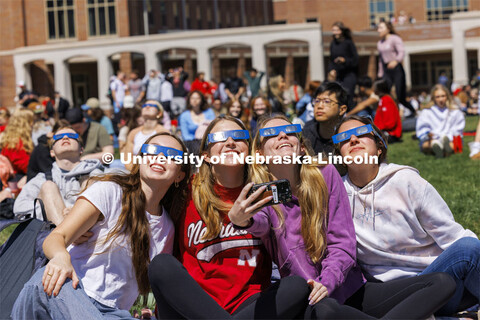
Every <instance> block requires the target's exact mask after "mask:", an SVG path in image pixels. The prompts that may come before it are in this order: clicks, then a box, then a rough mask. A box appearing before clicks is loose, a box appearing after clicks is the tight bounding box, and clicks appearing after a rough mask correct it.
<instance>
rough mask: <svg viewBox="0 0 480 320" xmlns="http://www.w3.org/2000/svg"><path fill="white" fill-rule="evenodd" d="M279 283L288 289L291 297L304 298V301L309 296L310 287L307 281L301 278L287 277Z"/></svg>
mask: <svg viewBox="0 0 480 320" xmlns="http://www.w3.org/2000/svg"><path fill="white" fill-rule="evenodd" d="M281 283H282V284H283V285H286V286H287V287H288V288H289V292H291V294H292V296H295V297H301V296H304V297H305V300H307V298H308V295H309V294H310V287H309V286H308V284H307V281H305V279H303V278H302V277H299V276H289V277H286V278H283V279H282V281H281Z"/></svg>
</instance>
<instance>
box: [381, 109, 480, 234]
mask: <svg viewBox="0 0 480 320" xmlns="http://www.w3.org/2000/svg"><path fill="white" fill-rule="evenodd" d="M478 119H479V117H478V116H475V117H467V118H466V126H465V131H474V130H475V129H476V127H477V123H478ZM413 134H414V132H407V133H404V134H403V142H400V143H396V144H392V145H391V146H390V147H389V148H388V161H389V162H392V163H397V164H403V165H408V166H412V167H414V168H417V169H418V171H419V172H420V175H421V176H422V177H423V178H424V179H426V180H427V181H428V182H430V183H431V184H432V185H433V186H434V187H435V189H437V191H438V192H439V193H440V195H441V196H442V197H443V199H444V200H445V201H446V202H447V204H448V206H449V207H450V210H452V213H453V215H454V217H455V220H456V221H457V222H459V223H460V224H461V225H463V226H464V227H465V228H468V229H470V230H472V231H473V232H475V233H476V234H477V235H478V236H480V161H478V160H477V161H473V160H471V159H470V158H469V157H468V155H469V153H470V149H469V148H468V143H469V142H471V141H473V139H474V137H471V136H466V137H464V143H463V153H461V154H454V155H452V156H450V157H448V158H445V159H435V157H433V156H426V155H424V154H422V153H421V152H420V151H419V148H418V140H413V139H411V136H412V135H413Z"/></svg>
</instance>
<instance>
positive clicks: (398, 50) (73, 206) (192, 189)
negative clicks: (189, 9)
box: [0, 22, 480, 319]
mask: <svg viewBox="0 0 480 320" xmlns="http://www.w3.org/2000/svg"><path fill="white" fill-rule="evenodd" d="M332 33H333V39H332V42H331V46H330V63H329V66H328V74H327V80H326V81H324V82H323V83H322V82H321V81H310V82H309V83H308V84H307V85H306V86H305V90H303V88H301V87H300V86H298V84H293V85H292V86H291V87H290V88H287V86H286V83H285V79H284V78H283V76H281V75H277V76H270V77H269V78H268V80H267V81H266V82H267V83H268V86H267V88H266V89H264V88H262V83H263V82H264V81H263V77H264V76H265V74H264V72H261V71H257V70H255V69H251V70H249V71H247V72H245V73H244V74H242V75H240V74H237V70H236V69H235V68H230V69H229V70H228V73H227V76H226V77H225V78H224V79H223V80H222V81H221V82H220V83H218V84H216V83H213V82H212V81H209V80H207V79H205V74H204V73H202V72H199V73H198V75H197V76H196V78H195V80H194V81H192V83H190V82H189V81H188V78H189V75H188V74H187V73H186V72H185V70H184V69H183V68H181V67H178V68H175V69H171V70H169V72H168V73H166V74H161V73H159V72H157V71H156V70H150V71H149V72H148V73H147V74H146V75H145V77H144V78H143V79H142V78H141V77H140V75H139V73H138V72H136V71H133V72H131V73H130V75H129V77H128V79H127V77H126V74H125V73H123V72H121V71H119V72H118V73H117V76H116V77H113V78H112V79H111V83H110V87H109V88H110V90H109V93H108V96H109V97H110V99H111V104H110V105H108V106H107V105H102V104H101V102H100V100H99V99H98V98H95V97H92V98H89V99H88V100H87V101H86V102H85V104H84V105H82V106H72V105H70V104H69V102H68V101H67V100H65V99H64V98H62V97H61V96H60V94H59V93H56V94H55V97H52V98H48V97H40V96H38V95H36V94H35V93H33V92H31V91H29V90H26V88H25V84H24V83H19V87H20V88H21V92H20V93H19V95H18V97H17V103H18V104H19V107H17V109H16V110H15V111H14V112H13V113H12V114H11V113H10V110H8V109H7V108H0V132H1V134H0V148H1V153H0V178H1V182H2V185H3V189H2V191H1V192H0V201H3V200H5V199H11V198H16V199H15V202H14V206H13V212H14V214H15V216H16V218H18V219H24V218H27V217H29V216H30V217H31V216H32V215H33V212H34V211H35V208H34V200H35V199H36V198H39V199H41V200H42V201H43V203H44V205H45V211H46V214H47V218H48V219H49V220H50V221H52V222H53V223H54V224H55V225H56V228H55V229H54V230H53V231H52V232H51V233H50V235H49V236H48V237H47V238H46V240H45V242H44V243H43V251H44V254H45V256H46V257H47V258H48V259H49V262H48V264H47V265H46V266H44V267H43V268H41V269H39V270H37V272H36V273H35V274H34V275H33V276H32V277H31V279H30V280H29V281H28V282H27V283H26V284H25V286H24V288H23V290H22V292H21V293H20V295H19V297H18V299H17V301H16V303H15V305H14V306H13V311H12V317H13V318H14V319H34V318H65V317H67V318H92V319H97V318H100V317H102V316H104V317H111V318H122V319H123V318H132V317H133V315H131V314H130V312H129V310H130V308H131V307H132V305H133V304H134V302H135V300H136V299H137V297H138V296H139V295H146V294H148V293H149V292H150V291H152V292H153V295H154V297H155V300H156V312H155V313H156V315H157V316H158V317H159V318H160V319H162V318H168V319H178V318H188V319H229V318H238V319H240V318H241V319H245V318H248V319H253V318H262V319H274V318H305V319H320V318H326V319H344V318H354V319H372V318H409V319H425V318H427V317H429V316H431V315H432V314H436V315H453V314H455V313H457V312H460V311H463V310H465V309H467V308H470V307H472V306H474V305H476V304H478V303H479V299H480V285H479V284H480V254H479V252H480V241H479V240H478V237H477V235H475V233H473V232H472V231H470V230H466V229H464V228H463V227H462V226H461V225H460V224H458V223H457V222H455V220H454V218H453V215H452V212H451V211H450V209H449V207H448V206H447V204H446V203H445V201H444V200H443V199H442V198H441V196H440V195H439V194H438V192H437V191H436V190H435V188H434V187H433V186H432V185H431V184H430V183H428V181H426V180H424V179H423V178H421V177H420V175H419V173H418V171H417V170H416V169H414V168H412V167H408V166H403V165H398V164H394V163H388V162H387V151H388V146H389V145H390V144H392V143H399V142H401V141H402V137H403V136H402V134H403V132H405V131H415V138H417V139H418V141H419V149H420V151H421V152H423V153H425V154H429V155H434V156H435V157H436V158H443V157H446V156H449V155H451V154H453V153H455V152H462V145H463V131H464V127H465V117H466V116H471V115H478V114H479V99H478V89H479V88H478V87H479V85H480V78H479V81H478V82H474V83H472V84H471V85H469V86H464V87H460V88H452V89H453V90H450V88H448V87H446V86H445V84H446V83H443V84H441V83H439V84H436V85H435V86H434V87H433V88H432V89H431V92H430V93H429V94H428V93H426V92H422V93H421V94H419V95H413V94H411V93H407V92H406V84H405V72H404V70H403V67H402V60H403V56H404V49H403V43H402V40H401V38H400V37H399V36H398V35H397V34H396V33H395V30H394V28H393V25H392V24H391V23H389V22H381V23H379V25H378V33H379V37H380V39H379V41H378V51H379V55H380V59H379V69H378V70H379V72H378V75H377V76H378V78H377V79H375V81H374V80H373V79H371V78H369V77H368V76H359V75H358V72H357V69H358V54H357V50H356V48H355V44H354V42H353V40H352V36H351V32H350V30H349V29H348V28H347V27H346V26H344V24H343V23H341V22H336V23H334V24H333V26H332ZM479 74H480V72H479ZM452 91H453V92H452ZM479 132H480V121H479V125H478V128H477V135H476V138H475V141H474V142H471V143H470V144H469V146H470V152H471V154H470V157H471V158H472V159H480V133H479ZM115 149H118V152H119V154H120V156H121V157H122V158H123V159H128V158H129V157H127V155H145V156H158V155H164V156H177V157H184V156H187V155H189V154H195V155H202V156H203V157H204V161H203V162H201V163H200V164H198V166H197V168H195V166H192V165H191V164H189V163H185V162H184V163H181V164H179V163H175V162H168V163H162V164H160V163H133V162H132V163H122V161H120V160H119V159H117V160H116V161H113V162H111V161H109V160H111V159H109V157H108V155H110V154H111V155H113V154H114V152H115ZM321 153H323V154H332V155H338V156H342V157H347V156H356V155H364V154H366V155H368V156H377V157H378V159H379V162H378V163H362V164H358V163H350V164H336V165H335V166H333V165H332V164H328V165H326V164H322V163H320V162H318V158H317V157H318V155H319V154H321ZM220 155H223V156H225V157H224V159H225V161H224V162H220V163H218V162H215V161H213V158H214V157H218V156H220ZM236 155H241V156H248V155H262V156H281V157H283V159H285V158H293V157H294V156H295V155H301V156H302V157H306V156H308V157H312V158H313V159H317V162H315V161H314V163H310V164H297V163H283V164H278V163H253V164H247V163H239V162H238V161H235V159H236V157H235V156H236ZM130 159H131V158H130ZM276 180H287V181H288V182H289V185H290V188H291V199H289V200H288V201H286V202H284V203H281V204H277V205H271V201H272V199H273V198H274V196H273V195H269V196H266V197H265V193H264V192H265V190H266V187H265V186H264V187H260V188H259V189H257V191H255V192H249V191H250V189H251V188H252V186H253V185H254V184H262V183H267V182H271V181H276ZM272 267H273V271H272Z"/></svg>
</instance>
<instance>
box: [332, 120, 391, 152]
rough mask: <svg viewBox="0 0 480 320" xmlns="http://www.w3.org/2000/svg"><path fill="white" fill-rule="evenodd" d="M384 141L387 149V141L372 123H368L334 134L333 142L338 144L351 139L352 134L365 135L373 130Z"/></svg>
mask: <svg viewBox="0 0 480 320" xmlns="http://www.w3.org/2000/svg"><path fill="white" fill-rule="evenodd" d="M372 131H373V133H374V134H375V135H376V136H377V137H378V138H379V139H380V141H382V143H383V145H384V146H385V149H386V148H387V144H386V143H385V140H383V138H382V137H381V136H380V135H379V134H378V133H377V132H376V131H375V130H373V128H372V125H371V124H366V125H364V126H360V127H356V128H353V129H350V130H347V131H344V132H342V133H338V134H336V135H334V136H332V141H333V143H335V144H337V143H340V142H343V141H346V140H349V139H350V138H351V137H352V136H356V137H360V136H363V135H366V134H367V133H370V132H372Z"/></svg>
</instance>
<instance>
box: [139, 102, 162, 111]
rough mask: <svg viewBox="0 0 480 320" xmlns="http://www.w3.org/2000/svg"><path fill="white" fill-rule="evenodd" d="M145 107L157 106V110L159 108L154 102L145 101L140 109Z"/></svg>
mask: <svg viewBox="0 0 480 320" xmlns="http://www.w3.org/2000/svg"><path fill="white" fill-rule="evenodd" d="M146 107H154V108H157V109H158V110H160V108H159V107H158V106H157V105H156V104H154V103H145V104H143V105H142V109H143V108H146Z"/></svg>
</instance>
